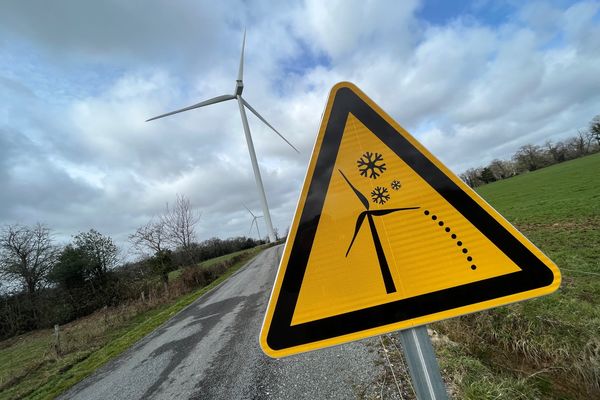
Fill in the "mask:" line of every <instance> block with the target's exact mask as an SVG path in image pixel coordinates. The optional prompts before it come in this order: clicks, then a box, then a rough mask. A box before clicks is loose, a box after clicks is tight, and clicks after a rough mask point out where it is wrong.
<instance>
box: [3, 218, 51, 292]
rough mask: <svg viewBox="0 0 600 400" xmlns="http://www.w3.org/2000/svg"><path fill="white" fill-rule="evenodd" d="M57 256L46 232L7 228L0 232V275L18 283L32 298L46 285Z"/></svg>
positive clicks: (40, 227) (43, 229)
mask: <svg viewBox="0 0 600 400" xmlns="http://www.w3.org/2000/svg"><path fill="white" fill-rule="evenodd" d="M57 255H58V248H57V247H56V246H54V244H53V243H52V237H51V234H50V229H48V228H47V227H46V226H44V225H42V224H39V223H38V224H36V225H34V226H32V227H29V226H22V225H8V226H6V227H4V229H3V230H2V232H1V233H0V257H1V258H0V276H1V277H3V278H5V279H8V280H11V281H16V282H19V283H20V284H21V285H22V286H23V288H24V289H25V291H26V293H27V295H28V296H29V297H30V298H32V297H33V296H34V295H35V294H36V293H37V291H38V290H39V289H41V288H42V287H43V286H44V284H45V283H46V278H47V276H48V273H49V271H50V269H51V268H52V266H53V265H54V263H55V261H56V258H57Z"/></svg>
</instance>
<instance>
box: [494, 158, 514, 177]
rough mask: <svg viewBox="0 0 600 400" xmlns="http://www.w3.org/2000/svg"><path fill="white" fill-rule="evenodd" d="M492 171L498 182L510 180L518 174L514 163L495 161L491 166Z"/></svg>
mask: <svg viewBox="0 0 600 400" xmlns="http://www.w3.org/2000/svg"><path fill="white" fill-rule="evenodd" d="M489 168H490V170H491V171H492V173H493V174H494V178H496V179H497V180H500V179H506V178H510V177H511V176H514V175H515V174H516V171H515V165H514V163H513V162H510V161H504V160H499V159H497V158H496V159H494V160H492V162H491V163H490V165H489Z"/></svg>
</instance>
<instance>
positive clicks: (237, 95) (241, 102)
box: [146, 31, 300, 241]
mask: <svg viewBox="0 0 600 400" xmlns="http://www.w3.org/2000/svg"><path fill="white" fill-rule="evenodd" d="M245 45H246V32H245V31H244V39H243V41H242V55H241V57H240V67H239V70H238V76H237V80H236V84H235V92H234V93H233V94H224V95H221V96H217V97H213V98H212V99H208V100H205V101H202V102H200V103H198V104H194V105H191V106H189V107H185V108H182V109H180V110H176V111H171V112H169V113H166V114H162V115H159V116H157V117H154V118H150V119H148V120H146V122H148V121H152V120H155V119H159V118H163V117H167V116H169V115H173V114H177V113H180V112H183V111H188V110H193V109H194V108H200V107H204V106H208V105H211V104H215V103H221V102H223V101H227V100H234V99H237V102H238V106H239V108H240V116H241V117H242V125H243V127H244V133H245V135H246V144H247V145H248V152H249V153H250V160H251V162H252V168H253V169H254V179H255V180H256V187H257V189H258V194H259V197H260V202H261V206H262V209H263V215H264V217H265V223H266V225H267V229H268V230H269V239H270V240H271V241H275V232H274V231H273V223H272V222H271V214H270V213H269V205H268V204H267V196H266V195H265V188H264V185H263V182H262V178H261V176H260V169H259V168H258V161H256V152H255V151H254V144H253V143H252V136H251V135H250V127H249V125H248V118H247V117H246V110H245V108H244V107H246V108H248V110H250V111H251V112H252V113H253V114H254V115H256V116H257V117H258V118H259V119H260V120H261V121H262V122H264V123H265V124H266V125H267V126H268V127H269V128H271V129H272V130H273V131H274V132H275V133H276V134H277V135H279V137H281V138H282V139H283V140H284V141H285V142H286V143H287V144H289V145H290V146H291V147H292V149H294V150H296V152H297V153H300V152H299V151H298V149H296V148H295V147H294V146H293V145H292V144H291V143H290V142H289V141H288V140H287V139H286V138H285V137H283V135H282V134H281V133H279V131H277V129H275V128H273V126H272V125H271V124H269V123H268V122H267V120H266V119H264V118H263V117H262V115H260V114H259V113H258V111H256V110H255V109H254V108H252V106H251V105H250V104H248V102H247V101H246V100H245V99H244V98H243V97H242V91H243V90H244V82H243V80H242V78H243V75H244V47H245ZM257 229H258V223H257Z"/></svg>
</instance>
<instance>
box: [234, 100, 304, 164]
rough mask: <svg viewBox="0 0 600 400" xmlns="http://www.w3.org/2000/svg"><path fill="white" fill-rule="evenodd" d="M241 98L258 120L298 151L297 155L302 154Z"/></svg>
mask: <svg viewBox="0 0 600 400" xmlns="http://www.w3.org/2000/svg"><path fill="white" fill-rule="evenodd" d="M240 98H241V99H242V102H243V103H244V105H245V106H246V107H248V110H250V111H252V113H253V114H254V115H256V116H257V117H258V119H260V120H261V121H262V122H264V123H265V124H266V125H267V126H268V127H269V128H271V129H273V131H274V132H275V133H276V134H278V135H279V137H280V138H282V139H283V140H285V142H286V143H287V144H289V145H290V147H291V148H292V149H294V150H296V153H298V154H300V151H299V150H298V149H297V148H295V147H294V145H293V144H291V143H290V142H289V141H288V140H287V139H286V138H285V137H283V135H282V134H281V133H279V131H277V129H275V128H273V126H272V125H271V124H270V123H268V122H267V120H266V119H264V118H263V117H262V115H260V114H259V113H258V111H256V110H255V109H254V108H252V106H251V105H250V104H248V102H247V101H246V100H245V99H244V98H243V97H242V96H240Z"/></svg>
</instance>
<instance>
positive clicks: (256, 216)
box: [244, 205, 262, 240]
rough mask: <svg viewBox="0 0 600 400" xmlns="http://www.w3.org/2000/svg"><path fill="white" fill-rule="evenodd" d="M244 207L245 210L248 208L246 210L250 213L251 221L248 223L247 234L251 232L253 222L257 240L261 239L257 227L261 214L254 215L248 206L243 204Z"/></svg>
mask: <svg viewBox="0 0 600 400" xmlns="http://www.w3.org/2000/svg"><path fill="white" fill-rule="evenodd" d="M244 208H245V209H246V210H248V212H249V213H250V215H252V223H251V224H250V230H249V231H248V234H250V233H251V232H252V228H253V227H254V224H256V233H258V240H262V238H261V237H260V230H259V229H258V221H257V220H258V219H259V218H262V215H254V213H253V212H252V211H250V209H249V208H248V207H246V206H245V205H244Z"/></svg>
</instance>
